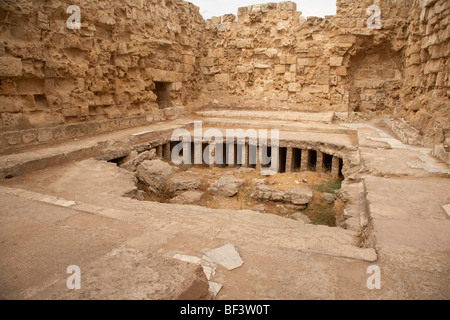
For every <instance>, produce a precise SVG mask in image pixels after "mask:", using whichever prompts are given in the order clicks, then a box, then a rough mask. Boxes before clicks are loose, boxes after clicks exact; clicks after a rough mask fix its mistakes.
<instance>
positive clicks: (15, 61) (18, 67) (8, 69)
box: [0, 57, 22, 78]
mask: <svg viewBox="0 0 450 320" xmlns="http://www.w3.org/2000/svg"><path fill="white" fill-rule="evenodd" d="M20 76H22V60H21V59H19V58H13V57H0V77H2V78H3V77H4V78H6V77H20Z"/></svg>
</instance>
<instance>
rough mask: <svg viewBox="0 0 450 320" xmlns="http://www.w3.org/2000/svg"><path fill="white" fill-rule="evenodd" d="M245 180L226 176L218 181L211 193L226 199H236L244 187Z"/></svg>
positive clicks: (211, 188)
mask: <svg viewBox="0 0 450 320" xmlns="http://www.w3.org/2000/svg"><path fill="white" fill-rule="evenodd" d="M244 182H245V180H243V179H238V178H235V177H234V176H232V175H225V176H223V177H221V178H220V179H219V180H218V181H216V182H215V183H214V184H213V185H212V186H211V187H210V188H209V189H208V191H210V192H211V193H215V194H217V195H221V196H225V197H230V198H231V197H234V196H235V195H236V194H237V193H238V192H239V190H240V189H241V188H242V186H243V185H244Z"/></svg>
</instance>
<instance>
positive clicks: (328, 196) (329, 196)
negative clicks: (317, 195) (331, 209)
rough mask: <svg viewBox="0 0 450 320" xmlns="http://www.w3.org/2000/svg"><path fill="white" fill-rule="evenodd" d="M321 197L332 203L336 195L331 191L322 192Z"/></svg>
mask: <svg viewBox="0 0 450 320" xmlns="http://www.w3.org/2000/svg"><path fill="white" fill-rule="evenodd" d="M322 198H323V200H324V201H325V202H326V203H328V204H332V203H334V202H335V201H336V195H334V194H332V193H324V194H322Z"/></svg>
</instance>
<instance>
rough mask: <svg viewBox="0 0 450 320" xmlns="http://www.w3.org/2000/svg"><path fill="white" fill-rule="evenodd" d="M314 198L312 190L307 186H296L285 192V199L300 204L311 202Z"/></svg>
mask: <svg viewBox="0 0 450 320" xmlns="http://www.w3.org/2000/svg"><path fill="white" fill-rule="evenodd" d="M312 199H313V192H312V190H310V189H308V188H305V187H295V188H292V189H289V190H287V191H286V192H285V193H284V201H286V202H290V203H293V204H298V205H305V204H309V203H310V202H311V201H312Z"/></svg>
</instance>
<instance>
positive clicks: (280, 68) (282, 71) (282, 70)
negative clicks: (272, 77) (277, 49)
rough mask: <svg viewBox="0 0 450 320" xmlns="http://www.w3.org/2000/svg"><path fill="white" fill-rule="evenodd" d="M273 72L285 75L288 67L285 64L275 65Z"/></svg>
mask: <svg viewBox="0 0 450 320" xmlns="http://www.w3.org/2000/svg"><path fill="white" fill-rule="evenodd" d="M273 72H274V73H275V74H285V73H286V66H285V65H284V64H277V65H275V67H274V69H273Z"/></svg>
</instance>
